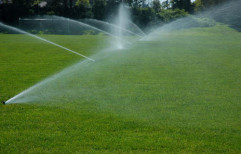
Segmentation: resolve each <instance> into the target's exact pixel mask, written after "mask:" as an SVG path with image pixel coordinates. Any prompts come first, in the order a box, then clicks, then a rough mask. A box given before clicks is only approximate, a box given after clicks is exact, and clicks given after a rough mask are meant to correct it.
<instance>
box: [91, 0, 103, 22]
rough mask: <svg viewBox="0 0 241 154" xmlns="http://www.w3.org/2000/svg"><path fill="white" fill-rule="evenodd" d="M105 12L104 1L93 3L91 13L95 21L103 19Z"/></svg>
mask: <svg viewBox="0 0 241 154" xmlns="http://www.w3.org/2000/svg"><path fill="white" fill-rule="evenodd" d="M105 10H106V2H105V0H96V1H95V2H94V5H93V8H92V12H93V14H94V18H95V19H99V20H101V19H104V17H105Z"/></svg>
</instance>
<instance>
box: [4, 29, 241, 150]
mask: <svg viewBox="0 0 241 154" xmlns="http://www.w3.org/2000/svg"><path fill="white" fill-rule="evenodd" d="M41 37H44V38H47V39H49V40H51V41H54V42H56V43H59V44H60V45H63V46H66V47H68V48H70V49H73V50H75V51H77V52H79V53H81V54H84V55H88V56H91V57H93V58H95V59H96V62H90V63H87V64H84V65H79V66H78V62H80V61H82V60H83V58H81V57H79V56H76V55H74V54H71V53H68V52H66V51H64V50H62V49H60V48H57V47H55V46H52V45H49V44H47V43H44V42H41V41H38V40H35V39H33V38H31V37H29V36H26V35H20V34H0V40H1V41H0V100H8V99H9V98H11V97H13V96H15V95H16V94H18V93H20V92H21V91H23V90H25V89H27V88H29V87H30V86H32V85H34V84H36V83H38V82H39V81H42V80H43V79H45V78H46V77H48V76H50V75H53V74H55V73H57V72H60V71H61V70H63V69H64V68H66V67H69V66H71V65H74V66H76V65H77V66H78V67H77V68H76V69H74V70H72V71H70V72H69V73H67V76H66V77H60V78H59V79H58V80H56V81H53V82H50V83H49V84H47V85H44V87H43V88H42V89H41V88H40V90H36V92H35V93H33V95H38V92H40V93H41V95H40V96H39V97H40V98H39V100H36V102H35V101H32V102H30V103H21V104H9V105H0V114H1V117H0V153H20V152H21V153H27V152H28V153H67V152H68V153H69V152H71V153H79V152H90V153H92V152H99V153H103V152H106V153H110V152H111V153H113V152H116V153H127V152H128V153H129V152H133V153H148V152H153V153H160V152H161V153H241V133H240V132H241V33H239V32H237V31H235V30H233V29H230V28H228V27H226V26H225V25H217V26H215V27H210V28H194V29H186V30H179V31H173V32H169V33H162V34H161V35H160V39H156V40H152V41H137V42H135V43H133V44H132V45H131V46H130V47H128V48H127V49H125V50H120V51H112V52H105V51H103V50H102V49H104V48H105V46H107V41H108V37H107V36H102V35H99V36H87V35H86V36H84V35H83V36H68V35H65V36H64V35H41ZM52 91H56V94H55V95H52V93H51V92H52Z"/></svg>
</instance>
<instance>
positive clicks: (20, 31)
mask: <svg viewBox="0 0 241 154" xmlns="http://www.w3.org/2000/svg"><path fill="white" fill-rule="evenodd" d="M0 26H2V27H5V28H8V29H10V30H13V31H16V32H19V33H22V34H27V35H28V36H31V37H33V38H36V39H39V40H41V41H44V42H47V43H49V44H52V45H54V46H57V47H59V48H62V49H64V50H67V51H69V52H71V53H74V54H76V55H79V56H81V57H84V58H86V59H88V60H90V61H95V60H94V59H92V58H89V57H87V56H85V55H83V54H80V53H78V52H76V51H73V50H71V49H68V48H66V47H64V46H61V45H59V44H57V43H54V42H51V41H49V40H46V39H44V38H42V37H39V36H36V35H33V34H31V33H28V32H26V31H23V30H20V29H18V28H15V27H12V26H9V25H5V24H3V23H1V22H0Z"/></svg>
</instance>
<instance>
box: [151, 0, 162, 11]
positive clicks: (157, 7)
mask: <svg viewBox="0 0 241 154" xmlns="http://www.w3.org/2000/svg"><path fill="white" fill-rule="evenodd" d="M152 8H153V9H154V10H155V12H156V13H158V12H159V11H160V10H161V3H160V1H159V0H154V1H153V2H152Z"/></svg>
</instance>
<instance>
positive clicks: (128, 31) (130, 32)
mask: <svg viewBox="0 0 241 154" xmlns="http://www.w3.org/2000/svg"><path fill="white" fill-rule="evenodd" d="M85 20H89V21H94V22H99V23H102V24H106V25H109V26H112V27H115V28H118V29H121V30H123V31H125V32H127V33H129V34H133V35H136V36H138V37H140V38H142V36H141V35H139V34H137V33H134V32H132V31H130V30H127V29H125V28H122V27H119V26H117V25H115V24H111V23H109V22H105V21H101V20H96V19H85Z"/></svg>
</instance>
